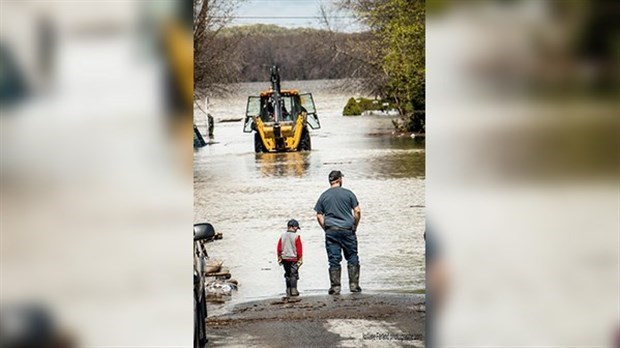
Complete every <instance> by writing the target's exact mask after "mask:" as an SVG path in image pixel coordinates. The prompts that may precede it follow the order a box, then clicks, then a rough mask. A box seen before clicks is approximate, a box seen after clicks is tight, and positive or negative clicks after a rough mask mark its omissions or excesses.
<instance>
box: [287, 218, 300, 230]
mask: <svg viewBox="0 0 620 348" xmlns="http://www.w3.org/2000/svg"><path fill="white" fill-rule="evenodd" d="M286 226H287V227H297V228H298V229H300V230H301V227H299V222H297V220H295V219H290V220H288V223H287V224H286Z"/></svg>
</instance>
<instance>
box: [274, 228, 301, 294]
mask: <svg viewBox="0 0 620 348" xmlns="http://www.w3.org/2000/svg"><path fill="white" fill-rule="evenodd" d="M299 229H300V228H299V222H297V220H295V219H291V220H289V222H288V223H287V228H286V232H284V233H282V236H280V239H279V240H278V248H277V252H278V263H279V264H280V265H282V266H284V279H286V296H287V297H289V296H299V292H298V291H297V279H299V273H298V271H299V267H300V266H301V265H302V264H303V248H302V244H301V237H300V236H299V235H298V234H297V233H296V232H297V230H299Z"/></svg>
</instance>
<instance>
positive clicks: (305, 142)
mask: <svg viewBox="0 0 620 348" xmlns="http://www.w3.org/2000/svg"><path fill="white" fill-rule="evenodd" d="M299 150H300V151H310V150H312V143H311V142H310V132H308V128H304V130H303V131H301V140H300V141H299Z"/></svg>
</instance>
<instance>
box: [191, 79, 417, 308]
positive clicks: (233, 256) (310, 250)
mask: <svg viewBox="0 0 620 348" xmlns="http://www.w3.org/2000/svg"><path fill="white" fill-rule="evenodd" d="M296 83H297V84H298V85H299V84H303V82H299V81H298V82H296ZM312 83H314V84H316V83H317V82H316V81H314V82H312ZM245 85H256V86H259V87H260V84H245ZM256 86H254V87H256ZM286 86H287V83H286V82H285V83H283V88H285V87H286ZM250 87H251V88H250ZM250 87H248V86H245V87H244V88H240V90H252V89H253V88H254V87H253V86H250ZM296 87H297V88H301V89H302V90H308V91H311V92H313V93H314V97H315V102H316V104H317V110H318V114H319V117H320V118H321V125H322V128H321V129H318V130H313V131H311V137H312V147H313V150H312V151H308V152H291V153H264V154H256V153H254V149H253V136H252V135H251V134H246V133H243V132H242V127H243V124H242V122H226V123H216V127H215V135H216V137H217V139H218V142H219V143H217V144H213V145H209V146H207V147H206V148H203V149H201V150H199V151H197V152H196V153H195V155H194V198H195V203H194V206H195V208H194V211H195V221H196V222H203V221H209V222H211V223H213V225H214V226H215V227H216V229H217V230H218V231H219V232H222V233H223V234H224V239H222V240H219V241H217V242H215V243H210V245H209V255H210V256H212V257H216V258H219V259H221V260H223V261H224V264H225V265H226V266H227V267H229V268H230V270H231V273H232V276H233V277H234V278H235V279H237V280H238V281H239V291H238V292H237V293H236V294H234V295H233V298H232V301H231V303H236V302H241V301H248V300H253V299H258V298H265V297H272V296H281V295H283V294H284V289H285V285H284V279H283V271H282V269H281V267H279V266H278V264H277V261H276V257H275V247H276V242H277V240H278V237H279V235H280V233H282V232H283V231H284V230H285V229H286V221H288V219H290V218H295V219H297V220H298V221H299V222H300V225H301V230H300V234H301V237H302V240H303V241H304V254H305V257H304V265H303V266H302V267H301V270H300V280H299V284H298V287H299V289H300V291H301V292H302V295H303V294H322V293H326V291H327V288H328V287H329V279H328V274H327V267H328V264H327V255H326V253H325V246H324V243H325V240H324V232H323V231H322V230H321V229H320V227H319V226H318V224H317V222H316V216H315V212H314V210H313V207H314V204H315V202H316V200H317V198H318V197H319V195H320V194H321V193H322V192H323V191H324V190H325V189H327V188H328V181H327V174H328V173H329V172H330V171H331V170H332V169H340V170H342V171H343V173H344V175H345V177H344V187H347V188H350V189H351V190H353V192H355V194H356V195H357V197H358V199H359V201H360V206H361V209H362V221H361V223H360V227H359V230H358V240H359V256H360V260H361V265H362V271H361V277H360V281H361V286H362V287H363V288H364V291H368V292H372V291H394V292H416V291H421V290H423V289H424V287H425V285H424V278H425V276H424V267H425V264H424V239H423V233H424V218H425V213H424V207H425V200H424V188H425V169H424V166H425V151H424V140H423V139H422V140H420V139H412V138H410V137H409V136H402V137H397V136H394V135H392V134H391V133H392V129H393V127H392V123H391V119H390V118H387V117H380V116H377V117H366V116H364V117H343V116H341V112H342V107H343V106H344V105H345V104H346V101H347V99H348V98H349V97H350V96H349V95H345V94H339V93H327V92H321V91H322V89H319V90H318V91H317V92H315V91H313V90H310V88H307V87H304V86H296ZM246 98H247V96H242V95H239V96H234V97H232V98H228V99H221V100H214V101H212V102H213V105H214V106H215V107H214V108H213V109H212V110H211V111H210V112H211V113H212V114H213V116H214V117H215V118H216V119H217V118H224V117H226V116H231V115H230V110H237V109H239V110H242V109H243V107H244V106H245V102H246ZM218 112H219V114H218ZM241 112H242V111H241ZM232 116H234V115H232ZM196 119H197V120H198V121H199V120H200V119H201V116H200V115H197V116H196ZM343 264H344V261H343ZM342 281H343V282H344V284H346V281H347V276H346V271H345V272H343V279H342ZM210 308H211V310H213V308H212V307H210ZM212 313H213V312H212Z"/></svg>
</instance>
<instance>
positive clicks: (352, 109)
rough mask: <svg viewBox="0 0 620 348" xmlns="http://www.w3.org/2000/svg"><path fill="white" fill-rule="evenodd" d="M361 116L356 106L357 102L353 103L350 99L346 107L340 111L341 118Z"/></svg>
mask: <svg viewBox="0 0 620 348" xmlns="http://www.w3.org/2000/svg"><path fill="white" fill-rule="evenodd" d="M361 114H362V110H361V109H360V106H359V105H358V104H357V101H355V98H350V99H349V101H348V102H347V105H345V107H344V110H343V111H342V115H343V116H359V115H361Z"/></svg>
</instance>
